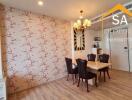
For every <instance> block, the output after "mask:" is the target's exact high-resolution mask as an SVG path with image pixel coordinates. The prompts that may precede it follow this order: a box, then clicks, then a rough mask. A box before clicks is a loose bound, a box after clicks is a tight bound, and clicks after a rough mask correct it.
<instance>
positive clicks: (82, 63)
mask: <svg viewBox="0 0 132 100" xmlns="http://www.w3.org/2000/svg"><path fill="white" fill-rule="evenodd" d="M76 62H77V66H78V74H79V77H82V78H83V77H85V75H86V68H87V60H82V59H76Z"/></svg>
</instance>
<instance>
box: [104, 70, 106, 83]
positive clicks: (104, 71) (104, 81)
mask: <svg viewBox="0 0 132 100" xmlns="http://www.w3.org/2000/svg"><path fill="white" fill-rule="evenodd" d="M103 73H104V82H105V81H106V78H105V71H104V72H103Z"/></svg>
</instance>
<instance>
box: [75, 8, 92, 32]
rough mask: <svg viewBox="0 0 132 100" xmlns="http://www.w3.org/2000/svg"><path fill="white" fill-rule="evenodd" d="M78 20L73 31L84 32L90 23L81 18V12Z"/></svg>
mask: <svg viewBox="0 0 132 100" xmlns="http://www.w3.org/2000/svg"><path fill="white" fill-rule="evenodd" d="M80 14H81V15H80V18H79V19H78V20H77V21H76V22H75V23H74V25H73V29H74V30H84V29H86V28H88V27H90V26H91V21H90V20H88V19H85V18H84V17H83V10H81V11H80Z"/></svg>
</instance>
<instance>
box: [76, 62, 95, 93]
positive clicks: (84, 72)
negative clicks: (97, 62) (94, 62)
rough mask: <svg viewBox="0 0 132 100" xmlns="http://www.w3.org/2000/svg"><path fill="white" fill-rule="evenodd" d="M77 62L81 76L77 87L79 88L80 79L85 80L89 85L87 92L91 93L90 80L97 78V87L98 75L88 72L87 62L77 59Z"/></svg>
mask: <svg viewBox="0 0 132 100" xmlns="http://www.w3.org/2000/svg"><path fill="white" fill-rule="evenodd" d="M76 62H77V66H78V74H79V80H78V85H77V87H79V84H80V79H85V82H86V85H87V92H89V89H88V80H89V79H93V78H95V85H96V86H97V75H96V74H95V73H92V72H90V71H88V70H87V60H82V59H76Z"/></svg>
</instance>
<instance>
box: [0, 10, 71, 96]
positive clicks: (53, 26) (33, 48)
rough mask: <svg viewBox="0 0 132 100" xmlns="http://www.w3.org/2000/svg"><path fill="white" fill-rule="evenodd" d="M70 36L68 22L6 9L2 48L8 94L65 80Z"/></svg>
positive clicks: (69, 50)
mask: <svg viewBox="0 0 132 100" xmlns="http://www.w3.org/2000/svg"><path fill="white" fill-rule="evenodd" d="M70 36H71V35H70V23H69V22H67V21H63V20H58V19H54V18H51V17H46V16H42V15H36V14H33V13H31V12H26V11H21V10H17V9H14V8H10V7H6V8H5V33H3V35H2V38H3V39H5V40H4V41H2V44H3V47H4V48H6V49H5V51H4V52H3V56H5V57H4V59H3V65H7V68H5V69H7V70H6V71H7V75H8V89H9V93H14V92H18V91H22V90H24V89H28V88H31V87H34V86H37V85H41V84H44V83H46V82H48V81H52V80H55V79H58V78H61V77H64V76H65V75H66V66H65V60H64V58H65V57H66V56H71V42H70Z"/></svg>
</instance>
